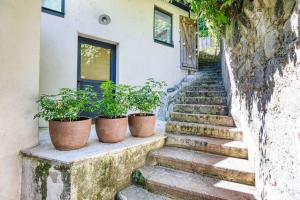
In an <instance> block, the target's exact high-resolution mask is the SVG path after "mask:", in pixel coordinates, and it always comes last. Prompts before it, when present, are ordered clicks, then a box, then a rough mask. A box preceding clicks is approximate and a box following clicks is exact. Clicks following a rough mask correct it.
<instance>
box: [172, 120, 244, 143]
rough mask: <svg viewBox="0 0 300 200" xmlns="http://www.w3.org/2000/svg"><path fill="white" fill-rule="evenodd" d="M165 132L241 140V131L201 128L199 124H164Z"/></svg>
mask: <svg viewBox="0 0 300 200" xmlns="http://www.w3.org/2000/svg"><path fill="white" fill-rule="evenodd" d="M166 132H167V133H181V134H187V135H198V136H205V137H213V138H221V139H230V140H239V141H240V140H242V139H243V134H242V132H238V131H235V132H232V131H229V130H228V129H214V128H203V127H201V126H188V125H186V126H185V125H174V124H167V125H166Z"/></svg>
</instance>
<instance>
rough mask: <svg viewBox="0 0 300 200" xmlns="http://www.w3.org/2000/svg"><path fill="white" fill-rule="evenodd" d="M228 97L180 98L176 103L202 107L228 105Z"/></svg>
mask: <svg viewBox="0 0 300 200" xmlns="http://www.w3.org/2000/svg"><path fill="white" fill-rule="evenodd" d="M226 102H227V100H226V97H184V96H182V97H180V98H178V99H177V101H176V103H181V104H202V105H226Z"/></svg>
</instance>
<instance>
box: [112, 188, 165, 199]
mask: <svg viewBox="0 0 300 200" xmlns="http://www.w3.org/2000/svg"><path fill="white" fill-rule="evenodd" d="M116 199H117V200H171V199H170V198H168V197H165V196H161V195H157V194H153V193H150V192H148V191H147V190H145V189H142V188H141V187H137V186H135V185H131V186H129V187H128V188H126V189H124V190H122V191H121V192H119V193H118V194H117V198H116Z"/></svg>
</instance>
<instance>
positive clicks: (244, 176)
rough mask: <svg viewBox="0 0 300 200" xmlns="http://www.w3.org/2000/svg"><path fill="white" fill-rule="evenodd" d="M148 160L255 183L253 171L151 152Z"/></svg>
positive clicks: (174, 167) (211, 175)
mask: <svg viewBox="0 0 300 200" xmlns="http://www.w3.org/2000/svg"><path fill="white" fill-rule="evenodd" d="M148 161H149V164H151V165H160V166H163V167H169V168H173V169H176V170H181V171H185V172H190V173H198V174H201V175H205V176H209V177H212V178H217V179H220V180H226V181H231V182H236V183H241V184H246V185H251V186H254V185H255V175H254V174H253V173H247V172H241V171H234V170H230V169H224V168H219V167H215V166H211V165H205V164H201V163H194V162H188V161H184V160H176V159H172V158H168V157H163V156H153V155H152V154H151V153H150V156H149V158H148Z"/></svg>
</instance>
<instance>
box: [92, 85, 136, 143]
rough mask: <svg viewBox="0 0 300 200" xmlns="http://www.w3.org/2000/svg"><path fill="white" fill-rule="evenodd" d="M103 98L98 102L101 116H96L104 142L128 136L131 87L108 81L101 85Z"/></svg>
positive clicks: (117, 140) (98, 130)
mask: <svg viewBox="0 0 300 200" xmlns="http://www.w3.org/2000/svg"><path fill="white" fill-rule="evenodd" d="M100 88H101V91H102V98H101V100H99V101H98V102H97V105H96V107H97V108H98V109H99V113H100V116H99V117H97V118H96V132H97V136H98V138H99V140H100V141H101V142H104V143H116V142H120V141H122V140H124V139H125V138H126V132H127V128H128V118H127V113H128V110H129V107H130V104H129V100H128V98H129V93H130V87H129V86H127V85H116V84H114V83H112V82H111V81H106V82H104V83H103V84H102V85H101V87H100Z"/></svg>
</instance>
